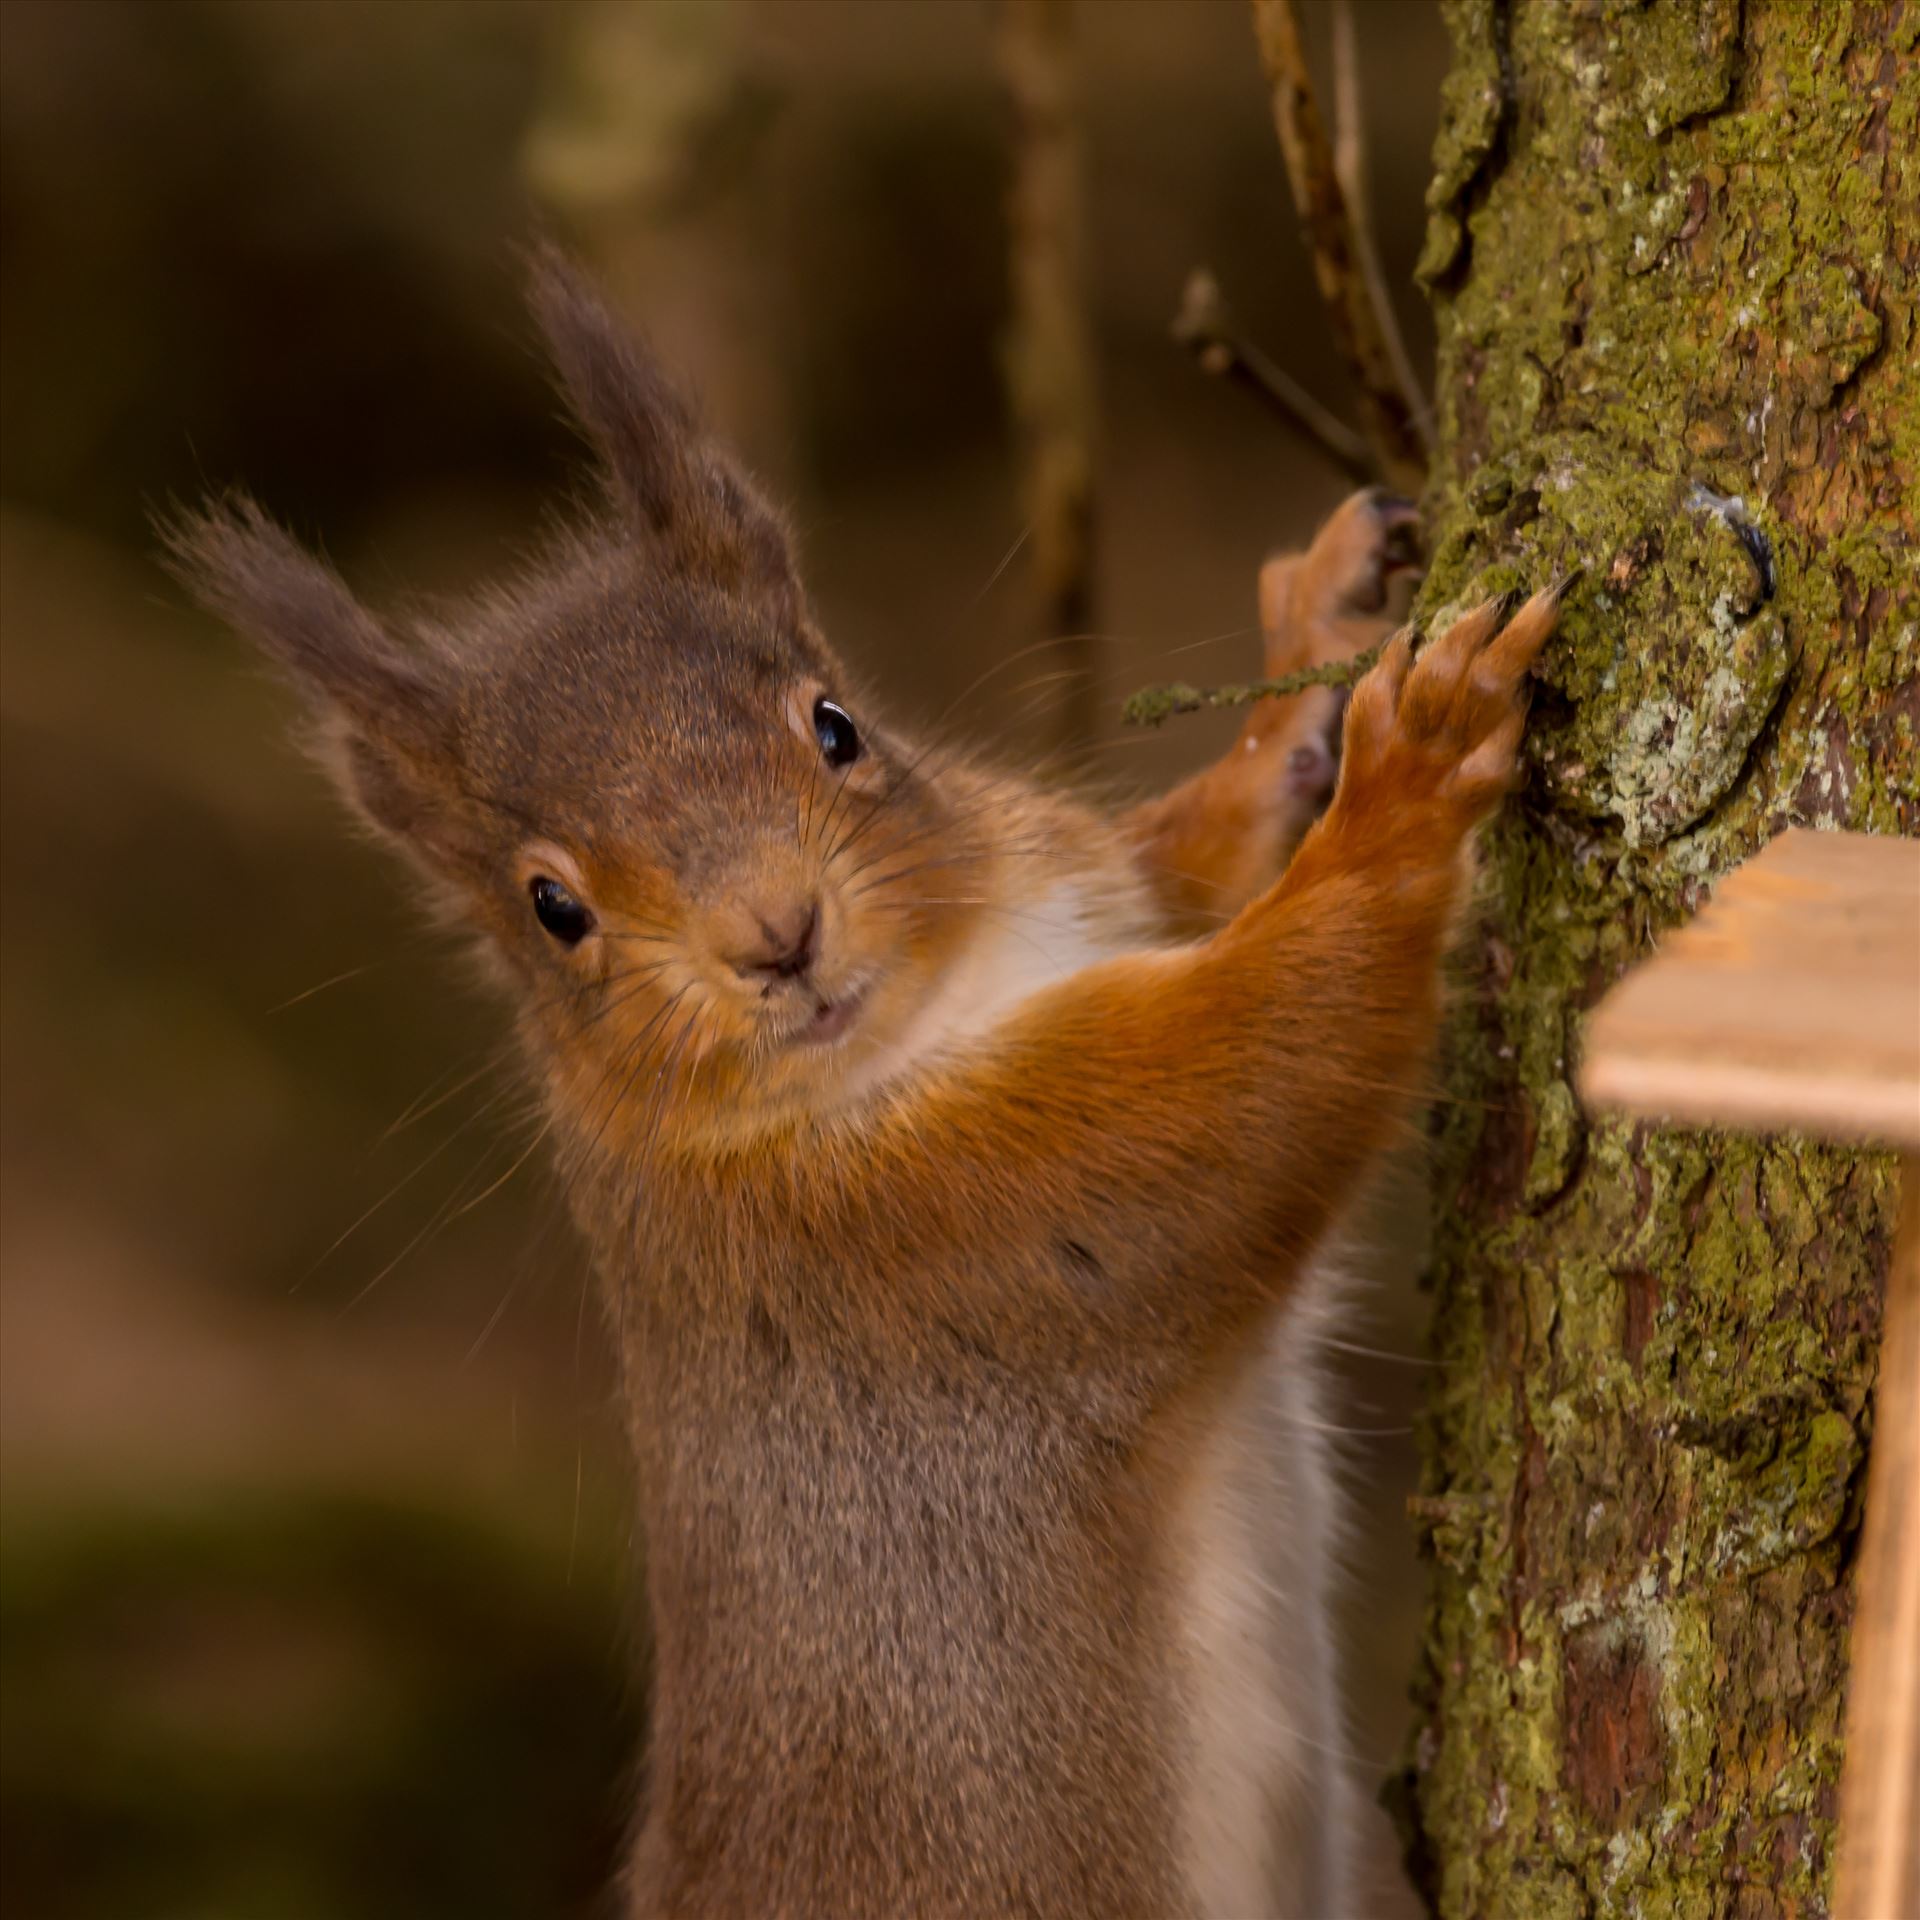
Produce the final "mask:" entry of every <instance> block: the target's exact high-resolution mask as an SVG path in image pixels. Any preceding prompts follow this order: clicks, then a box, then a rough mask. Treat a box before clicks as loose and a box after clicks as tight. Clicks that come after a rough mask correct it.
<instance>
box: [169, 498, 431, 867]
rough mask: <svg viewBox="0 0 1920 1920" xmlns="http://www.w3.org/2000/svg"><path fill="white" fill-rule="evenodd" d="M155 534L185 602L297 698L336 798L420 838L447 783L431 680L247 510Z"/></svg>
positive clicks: (230, 508) (330, 574)
mask: <svg viewBox="0 0 1920 1920" xmlns="http://www.w3.org/2000/svg"><path fill="white" fill-rule="evenodd" d="M160 534H161V540H162V543H163V546H164V550H165V557H166V560H167V563H168V565H169V566H170V567H171V569H172V571H173V572H174V574H175V575H176V577H177V578H178V579H179V580H180V581H181V583H182V584H183V585H184V586H185V587H186V588H187V590H188V591H189V592H190V593H191V594H192V595H193V597H194V598H195V599H196V600H198V601H199V602H200V604H201V605H202V606H203V607H205V608H206V609H207V611H208V612H210V613H213V614H217V615H218V616H219V617H220V618H221V619H223V620H225V621H226V622H227V623H228V624H229V625H230V626H232V627H234V628H236V629H237V630H238V631H240V632H241V633H243V634H245V635H246V636H247V637H248V638H249V639H251V640H253V641H254V642H255V643H256V644H257V645H259V646H260V647H261V648H262V649H263V650H264V651H265V652H266V654H267V655H268V656H269V657H270V658H271V659H272V660H273V661H274V662H275V664H276V665H278V666H279V667H281V668H282V669H283V670H284V671H285V672H286V674H287V675H288V677H289V678H290V679H292V681H293V682H294V684H295V685H296V686H298V687H299V689H300V691H301V692H302V693H303V694H304V695H305V696H306V698H307V702H308V705H309V706H310V708H311V709H312V710H313V713H314V717H315V719H316V720H317V721H318V723H319V730H320V734H321V738H322V740H323V742H324V744H325V746H326V747H327V748H328V749H329V751H328V752H327V754H326V758H327V759H328V761H329V762H330V763H331V765H332V767H333V770H334V773H335V776H336V778H337V779H338V780H339V783H340V785H341V786H342V788H343V789H344V790H345V792H346V794H347V797H348V798H349V799H350V800H351V801H353V802H354V803H355V804H356V805H357V806H358V807H359V808H360V809H361V811H362V812H363V813H365V814H366V815H367V816H368V818H369V819H371V820H372V821H373V823H374V824H375V825H376V826H378V827H382V828H384V829H385V830H386V831H388V832H389V833H392V834H395V835H398V836H400V837H401V838H403V839H407V840H412V841H422V842H424V841H428V840H430V839H431V838H432V837H433V836H432V835H431V833H430V832H429V831H428V826H429V822H430V820H431V818H432V816H433V814H434V813H435V811H436V808H435V804H434V800H435V794H436V792H438V791H439V790H441V789H443V788H444V787H446V786H447V785H448V784H449V781H448V778H447V768H448V763H449V754H448V751H447V747H446V742H447V739H448V735H449V726H448V721H449V717H450V707H451V702H450V700H449V698H448V689H447V687H446V685H445V683H444V679H443V676H442V675H441V674H440V673H438V672H436V671H435V670H434V668H433V666H431V665H430V664H429V663H427V662H426V661H424V660H421V659H419V658H417V657H415V656H414V655H412V654H410V653H408V652H406V651H404V650H402V649H401V648H400V647H398V646H396V645H395V644H394V642H393V640H392V639H391V638H390V637H389V636H388V634H387V632H386V630H385V629H384V628H383V627H382V626H381V625H380V623H379V621H377V620H376V619H375V618H374V617H373V615H372V614H371V613H369V612H368V611H367V610H366V608H365V607H363V606H362V605H361V604H360V603H359V601H357V600H356V599H355V598H354V597H353V595H352V594H351V593H350V592H348V590H347V587H346V584H345V582H344V581H342V580H341V578H340V576H339V575H338V574H337V573H335V572H334V571H333V569H332V568H331V567H329V566H327V565H325V564H324V563H323V562H322V561H320V560H317V559H315V558H314V556H313V555H312V554H310V553H308V552H307V551H306V550H305V549H304V548H303V547H302V546H301V545H300V544H299V543H298V542H297V541H296V540H295V539H294V538H293V537H292V535H290V534H289V533H287V532H286V531H285V530H284V529H283V528H281V527H278V526H276V525H275V524H274V523H273V522H272V521H271V520H269V519H268V518H267V516H266V515H265V514H264V513H262V512H261V511H260V509H259V507H258V506H256V505H255V504H254V503H253V501H251V500H249V499H246V498H244V497H238V496H237V497H234V498H231V499H228V500H224V501H220V502H217V503H215V504H212V505H209V506H207V507H205V508H202V509H201V510H199V511H198V512H188V513H184V514H180V515H178V516H176V517H175V518H174V519H172V520H171V521H169V522H166V523H164V524H163V525H162V527H161V529H160ZM436 664H437V663H436Z"/></svg>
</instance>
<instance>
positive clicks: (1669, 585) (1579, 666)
mask: <svg viewBox="0 0 1920 1920" xmlns="http://www.w3.org/2000/svg"><path fill="white" fill-rule="evenodd" d="M1449 13H1450V18H1451V25H1452V28H1453V33H1454V38H1455V42H1456V61H1455V67H1454V71H1453V73H1452V75H1451V77H1450V79H1449V81H1448V84H1447V89H1446V95H1445V102H1444V112H1443V122H1442V127H1441V132H1440V136H1439V139H1438V142H1437V146H1436V168H1437V177H1436V179H1435V182H1434V185H1433V188H1432V191H1431V194H1430V196H1429V200H1430V210H1431V218H1430V226H1429V232H1428V238H1427V247H1426V252H1425V256H1424V258H1423V261H1422V274H1423V277H1424V278H1425V279H1426V280H1427V281H1428V283H1429V285H1430V287H1431V288H1432V291H1433V296H1434V301H1435V306H1436V309H1437V314H1438V323H1439V335H1440V357H1439V372H1438V383H1437V384H1438V393H1437V402H1438V413H1437V423H1436V424H1437V445H1436V450H1435V464H1434V470H1433V476H1432V481H1431V487H1430V492H1429V496H1428V501H1427V507H1428V517H1429V527H1430V531H1431V535H1432V540H1433V549H1434V552H1433V565H1432V571H1431V574H1430V576H1429V580H1428V583H1427V586H1426V588H1425V590H1424V594H1423V599H1422V612H1423V614H1424V615H1425V616H1426V618H1425V621H1424V624H1430V625H1438V624H1439V623H1440V621H1441V619H1442V618H1443V617H1444V610H1445V609H1446V608H1448V607H1451V606H1455V605H1459V604H1462V603H1464V602H1466V601H1467V600H1469V599H1472V598H1478V597H1481V596H1483V595H1484V594H1485V593H1486V592H1488V591H1489V590H1490V589H1499V588H1504V587H1507V586H1518V585H1521V584H1526V585H1534V584H1538V583H1540V582H1542V581H1544V580H1546V579H1548V578H1550V577H1552V576H1554V575H1556V574H1557V573H1559V572H1561V571H1562V570H1564V569H1566V568H1569V567H1572V566H1575V565H1579V566H1583V567H1584V568H1585V569H1586V572H1585V576H1584V579H1583V581H1582V583H1581V584H1580V585H1579V586H1578V587H1577V588H1576V590H1575V592H1574V594H1573V596H1572V598H1571V599H1570V601H1569V603H1568V606H1567V609H1566V612H1565V616H1564V618H1563V621H1562V628H1561V634H1560V637H1559V638H1558V639H1557V640H1556V641H1555V642H1554V643H1553V644H1552V645H1551V646H1550V648H1549V651H1548V655H1547V658H1546V660H1545V661H1544V662H1543V667H1542V677H1543V685H1542V686H1541V688H1540V691H1539V694H1538V697H1537V699H1536V704H1535V709H1534V721H1533V727H1532V731H1531V736H1530V744H1529V757H1530V761H1531V780H1530V784H1529V787H1528V790H1527V791H1526V793H1525V794H1524V795H1523V796H1522V797H1521V798H1520V799H1519V800H1518V801H1516V803H1515V804H1514V805H1513V806H1511V807H1509V808H1508V809H1507V812H1506V814H1505V816H1504V817H1503V818H1502V820H1501V821H1500V822H1499V823H1498V825H1497V826H1496V827H1495V829H1494V830H1493V832H1492V833H1491V834H1490V836H1489V838H1488V842H1487V846H1486V849H1485V856H1484V861H1483V866H1484V883H1483V889H1482V901H1481V905H1482V909H1483V912H1484V918H1485V937H1484V938H1483V939H1481V940H1480V941H1478V942H1476V943H1475V944H1474V945H1473V947H1472V949H1471V958H1470V959H1469V961H1467V962H1466V963H1464V966H1463V975H1462V978H1461V979H1460V982H1459V987H1458V996H1457V1000H1456V1005H1455V1012H1454V1016H1453V1018H1452V1021H1451V1024H1450V1029H1449V1035H1448V1039H1447V1043H1446V1047H1445V1053H1444V1059H1443V1076H1444V1084H1445V1087H1446V1089H1447V1098H1446V1100H1445V1101H1444V1102H1443V1104H1442V1106H1441V1109H1440V1115H1441V1117H1440V1119H1439V1120H1438V1122H1437V1123H1436V1133H1437V1141H1438V1153H1437V1156H1436V1167H1437V1179H1438V1184H1437V1187H1436V1193H1437V1196H1438V1204H1437V1207H1436V1234H1435V1256H1434V1262H1433V1272H1432V1285H1433V1289H1434V1345H1435V1356H1436V1359H1437V1360H1438V1362H1439V1369H1438V1371H1437V1372H1436V1375H1435V1380H1436V1386H1435V1390H1434V1393H1433V1397H1432V1400H1431V1404H1430V1407H1429V1411H1428V1416H1427V1422H1426V1429H1425V1451H1426V1468H1425V1486H1424V1489H1423V1492H1422V1495H1421V1497H1420V1498H1419V1500H1418V1501H1417V1502H1416V1503H1415V1504H1416V1508H1417V1512H1418V1516H1419V1518H1420V1520H1421V1522H1422V1524H1423V1527H1424V1530H1425V1533H1426V1537H1427V1540H1428V1542H1429V1545H1430V1549H1431V1557H1432V1561H1433V1584H1432V1590H1431V1597H1430V1602H1429V1612H1428V1617H1427V1637H1426V1651H1425V1659H1424V1669H1423V1673H1422V1675H1421V1679H1420V1683H1419V1689H1418V1693H1419V1702H1420V1715H1421V1717H1420V1723H1419V1726H1418V1729H1417V1733H1416V1737H1415V1740H1414V1744H1413V1749H1412V1753H1411V1758H1410V1762H1409V1765H1408V1769H1407V1772H1406V1775H1405V1778H1404V1780H1403V1782H1402V1785H1403V1787H1404V1788H1405V1793H1404V1795H1403V1810H1404V1813H1405V1819H1406V1827H1407V1833H1408V1838H1409V1841H1410V1846H1411V1851H1412V1857H1413V1860H1414V1863H1415V1867H1416V1871H1417V1873H1418V1875H1419V1877H1420V1878H1421V1880H1422V1882H1423V1884H1424V1886H1425V1887H1426V1889H1427V1892H1428V1894H1429V1897H1430V1898H1431V1900H1432V1901H1433V1903H1434V1905H1435V1907H1436V1908H1437V1910H1438V1911H1439V1912H1440V1913H1442V1914H1444V1915H1448V1916H1459V1917H1460V1920H1467V1917H1468V1916H1471V1920H1499V1917H1501V1916H1511V1917H1512V1920H1560V1917H1561V1916H1567V1917H1568V1920H1571V1916H1575V1915H1590V1914H1622V1915H1625V1914H1634V1915H1684V1916H1694V1915H1701V1916H1705V1915H1737V1916H1740V1917H1741V1920H1758V1916H1762V1915H1774V1914H1779V1915H1796V1916H1817V1915H1822V1914H1824V1913H1826V1911H1827V1903H1828V1898H1829V1891H1828V1890H1829V1887H1830V1881H1831V1861H1832V1857H1833V1820H1834V1813H1835V1800H1836V1785H1837V1781H1838V1777H1839V1765H1840V1742H1841V1724H1842V1709H1843V1696H1844V1690H1845V1685H1846V1674H1847V1629H1848V1621H1849V1616H1850V1612H1851V1605H1852V1567H1851V1561H1852V1554H1853V1550H1854V1546H1855V1542H1856V1536H1857V1530H1858V1525H1859V1517H1860V1496H1861V1490H1862V1485H1863V1481H1864V1471H1863V1469H1864V1465H1865V1459H1866V1451H1867V1447H1868V1444H1869V1442H1870V1439H1871V1432H1872V1415H1873V1385H1874V1378H1875V1371H1876V1355H1877V1341H1878V1333H1879V1314H1880V1298H1881V1289H1882V1285H1883V1280H1884V1274H1885V1271H1886V1264H1887V1257H1888V1248H1889V1242H1890V1238H1891V1233H1892V1227H1893V1209H1894V1179H1893V1165H1892V1161H1891V1158H1890V1157H1887V1156H1879V1155H1873V1154H1859V1153H1851V1152H1841V1151H1835V1150H1830V1149H1825V1148H1821V1147H1818V1146H1813V1145H1810V1144H1807V1143H1805V1142H1802V1141H1799V1140H1796V1139H1793V1138H1778V1139H1769V1140H1759V1139H1751V1138H1745V1137H1740V1136H1724V1135H1709V1134H1701V1133H1695V1132H1685V1131H1678V1130H1658V1129H1651V1128H1647V1127H1643V1126H1636V1125H1632V1124H1629V1123H1625V1122H1618V1121H1612V1120H1606V1119H1601V1118H1597V1117H1593V1116H1589V1115H1586V1114H1584V1113H1583V1112H1582V1111H1581V1109H1580V1107H1579V1104H1578V1102H1577V1101H1576V1099H1575V1097H1574V1094H1573V1091H1572V1085H1571V1077H1570V1075H1571V1068H1572V1064H1573V1061H1574V1059H1575V1057H1576V1056H1577V1052H1578V1047H1579V1042H1580V1030H1581V1020H1582V1015H1583V1013H1584V1012H1585V1010H1586V1009H1587V1008H1589V1007H1590V1006H1592V1004H1593V1003H1594V1002H1595V1000H1597V999H1598V997H1599V996H1600V994H1601V993H1602V992H1603V991H1604V989H1605V988H1606V987H1607V986H1608V985H1609V984H1610V983H1611V982H1612V981H1613V980H1614V979H1615V978H1617V977H1618V975H1619V974H1620V973H1621V971H1622V970H1623V969H1624V968H1625V967H1626V966H1627V965H1628V964H1630V963H1631V962H1632V961H1633V960H1634V959H1636V958H1637V957H1638V956H1640V955H1641V954H1643V953H1644V952H1645V951H1646V950H1647V948H1648V946H1649V945H1650V943H1651V942H1652V940H1653V939H1654V938H1656V937H1657V935H1658V934H1659V932H1660V931H1661V930H1662V929H1663V928H1665V927H1667V926H1670V925H1672V924H1673V923H1675V922H1676V921H1678V920H1680V919H1681V918H1683V917H1685V916H1686V915H1687V914H1688V913H1690V912H1691V911H1692V910H1693V909H1694V908H1695V907H1696V906H1697V905H1698V904H1699V902H1700V900H1701V899H1702V898H1703V896H1704V894H1705V892H1706V891H1707V889H1708V888H1709V887H1710V886H1711V884H1712V882H1713V881H1714V879H1715V877H1716V876H1718V875H1720V874H1722V873H1724V872H1726V871H1727V870H1728V869H1729V868H1730V867H1732V866H1734V865H1735V864H1737V863H1738V862H1739V861H1740V860H1741V859H1743V858H1744V857H1745V856H1747V855H1748V854H1750V853H1751V852H1753V851H1754V849H1755V848H1757V847H1758V846H1759V845H1761V844H1762V843H1763V842H1764V841H1765V840H1766V839H1768V838H1769V837H1770V836H1772V835H1773V834H1774V833H1776V832H1778V831H1779V830H1780V829H1781V828H1782V827H1784V826H1786V825H1787V824H1789V823H1792V822H1800V823H1804V824H1810V825H1814V826H1825V827H1852V828H1858V829H1864V830H1866V831H1870V832H1876V833H1902V834H1911V833H1914V832H1916V831H1920V778H1917V776H1916V745H1915V741H1916V731H1917V730H1920V639H1917V638H1916V633H1917V631H1920V593H1917V592H1916V567H1917V566H1920V559H1917V557H1916V556H1917V555H1920V548H1917V547H1916V542H1915V535H1916V527H1915V520H1916V512H1917V508H1916V501H1917V500H1920V379H1917V377H1916V373H1915V368H1916V365H1920V339H1916V337H1915V335H1916V327H1915V313H1914V300H1915V294H1914V283H1913V278H1912V273H1913V268H1914V265H1915V255H1916V252H1917V251H1920V159H1916V155H1920V58H1917V57H1916V41H1917V40H1920V0H1904V4H1903V0H1817V3H1816V0H1745V4H1744V6H1743V5H1742V4H1740V0H1653V3H1652V4H1650V5H1649V4H1640V5H1633V4H1623V3H1622V0H1452V4H1451V5H1450V7H1449ZM1847 1920H1857V1917H1854V1916H1848V1917H1847Z"/></svg>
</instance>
